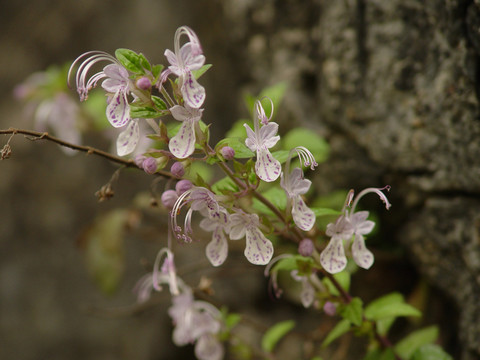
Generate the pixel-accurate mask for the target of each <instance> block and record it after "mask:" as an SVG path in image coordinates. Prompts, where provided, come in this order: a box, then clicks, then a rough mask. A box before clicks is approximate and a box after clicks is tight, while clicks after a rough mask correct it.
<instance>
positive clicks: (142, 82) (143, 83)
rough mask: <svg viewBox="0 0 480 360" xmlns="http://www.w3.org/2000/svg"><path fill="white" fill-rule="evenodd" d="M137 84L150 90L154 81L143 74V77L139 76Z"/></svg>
mask: <svg viewBox="0 0 480 360" xmlns="http://www.w3.org/2000/svg"><path fill="white" fill-rule="evenodd" d="M135 85H136V86H137V88H139V89H140V90H150V88H151V87H152V82H151V81H150V79H149V78H148V77H146V76H142V77H141V78H139V79H138V80H137V82H136V83H135Z"/></svg>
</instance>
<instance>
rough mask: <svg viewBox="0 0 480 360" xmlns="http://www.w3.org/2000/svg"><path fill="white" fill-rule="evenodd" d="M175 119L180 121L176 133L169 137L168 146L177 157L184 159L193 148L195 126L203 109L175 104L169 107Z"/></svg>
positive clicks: (190, 153)
mask: <svg viewBox="0 0 480 360" xmlns="http://www.w3.org/2000/svg"><path fill="white" fill-rule="evenodd" d="M170 112H171V113H172V116H173V117H174V118H175V120H178V121H182V126H181V127H180V130H179V131H178V133H177V134H176V135H175V136H174V137H173V138H172V139H170V142H169V143H168V148H169V149H170V152H171V153H172V154H173V155H174V156H175V157H176V158H178V159H185V158H187V157H189V156H190V155H192V153H193V151H194V150H195V141H196V137H195V127H196V125H197V123H198V121H199V120H200V119H201V118H202V112H203V109H195V108H192V107H189V106H188V105H187V104H185V107H183V106H180V105H175V106H173V107H172V108H171V109H170Z"/></svg>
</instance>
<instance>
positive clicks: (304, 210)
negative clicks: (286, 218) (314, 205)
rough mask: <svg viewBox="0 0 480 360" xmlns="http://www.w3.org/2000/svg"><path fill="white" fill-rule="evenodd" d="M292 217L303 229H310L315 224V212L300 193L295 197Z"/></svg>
mask: <svg viewBox="0 0 480 360" xmlns="http://www.w3.org/2000/svg"><path fill="white" fill-rule="evenodd" d="M292 217H293V221H294V222H295V225H297V226H298V227H299V228H300V229H302V230H303V231H309V230H310V229H311V228H312V227H313V225H314V224H315V213H314V212H313V211H312V210H311V209H310V208H309V207H308V206H307V205H305V202H304V201H303V199H302V197H301V196H300V195H298V196H296V197H294V198H293V206H292Z"/></svg>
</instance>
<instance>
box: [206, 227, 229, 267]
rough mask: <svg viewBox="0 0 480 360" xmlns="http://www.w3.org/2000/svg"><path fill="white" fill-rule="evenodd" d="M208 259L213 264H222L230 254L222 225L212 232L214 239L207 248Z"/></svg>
mask: <svg viewBox="0 0 480 360" xmlns="http://www.w3.org/2000/svg"><path fill="white" fill-rule="evenodd" d="M205 252H206V255H207V258H208V260H210V263H211V264H212V265H213V266H220V265H222V264H223V263H224V261H225V259H226V258H227V255H228V242H227V239H226V238H225V234H224V232H223V230H222V228H221V227H217V228H216V229H215V231H214V232H213V234H212V240H211V241H210V242H209V243H208V245H207V248H206V250H205Z"/></svg>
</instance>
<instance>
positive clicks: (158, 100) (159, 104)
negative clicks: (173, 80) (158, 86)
mask: <svg viewBox="0 0 480 360" xmlns="http://www.w3.org/2000/svg"><path fill="white" fill-rule="evenodd" d="M152 101H153V103H154V104H155V106H156V107H157V108H158V109H160V110H168V108H167V104H165V101H163V99H161V98H159V97H158V96H155V95H152Z"/></svg>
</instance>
